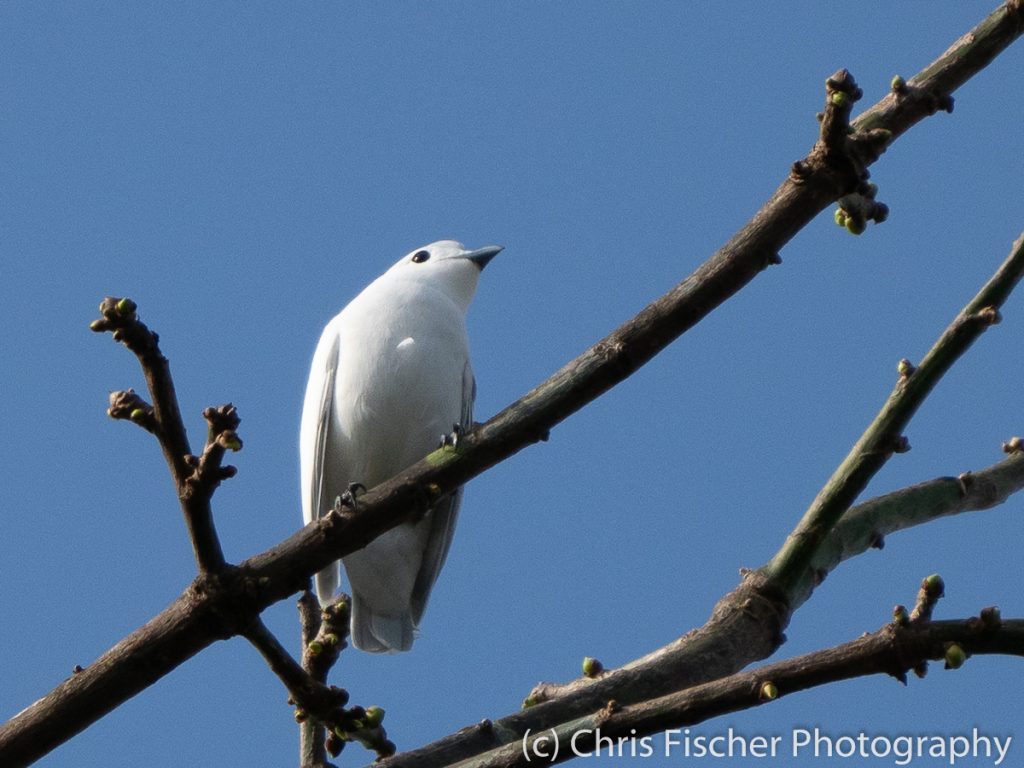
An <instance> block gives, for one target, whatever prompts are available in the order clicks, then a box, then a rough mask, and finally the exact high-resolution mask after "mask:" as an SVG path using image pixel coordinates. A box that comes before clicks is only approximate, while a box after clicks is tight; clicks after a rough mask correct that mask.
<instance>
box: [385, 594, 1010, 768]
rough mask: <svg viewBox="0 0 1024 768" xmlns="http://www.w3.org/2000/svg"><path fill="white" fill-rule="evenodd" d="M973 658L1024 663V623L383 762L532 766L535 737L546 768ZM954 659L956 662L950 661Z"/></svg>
mask: <svg viewBox="0 0 1024 768" xmlns="http://www.w3.org/2000/svg"><path fill="white" fill-rule="evenodd" d="M951 651H952V652H951ZM972 654H979V655H980V654H1002V655H1014V656H1024V620H1021V619H1016V620H1010V621H1003V620H1002V619H1001V618H1000V617H999V611H998V610H997V609H995V608H986V609H984V610H983V611H982V612H981V614H980V616H979V617H975V618H970V619H966V620H960V621H937V622H931V621H928V620H924V619H922V620H918V621H899V620H897V621H894V622H893V623H891V624H888V625H886V626H884V627H882V628H881V629H880V630H878V631H877V632H875V633H873V634H869V635H863V636H862V637H859V638H857V639H856V640H852V641H850V642H847V643H844V644H842V645H838V646H835V647H833V648H828V649H825V650H821V651H815V652H813V653H808V654H805V655H803V656H798V657H795V658H792V659H787V660H785V661H779V662H775V663H772V664H767V665H764V666H762V667H759V668H758V669H754V670H751V671H748V672H740V673H735V674H732V675H729V676H726V677H723V678H720V679H715V680H712V681H710V682H706V683H703V684H701V685H695V686H689V687H685V686H684V687H683V689H681V690H678V691H677V692H674V693H670V694H667V695H665V696H661V697H658V698H654V699H650V700H647V701H643V702H639V703H636V704H631V705H625V706H623V705H622V704H620V703H617V702H608V703H605V704H604V705H601V704H598V705H597V706H596V707H595V708H594V709H593V710H592V711H589V712H586V713H582V714H581V715H580V716H579V717H577V718H574V719H571V720H561V721H558V722H557V723H552V724H548V725H545V726H543V727H538V728H533V729H532V733H533V736H532V737H531V736H527V735H526V733H525V732H519V733H517V734H515V738H511V739H510V738H508V734H506V733H505V732H504V726H505V724H506V723H507V722H508V721H510V720H512V719H513V718H515V717H516V715H515V714H513V715H509V716H507V717H505V718H502V719H501V720H499V721H496V722H493V723H492V722H491V721H485V722H484V723H481V724H479V725H475V726H470V727H469V728H465V729H463V730H461V731H459V732H457V733H455V734H452V735H451V736H449V737H446V738H444V739H441V740H439V741H437V742H434V743H433V744H428V745H426V746H424V747H421V748H419V749H416V750H413V751H411V752H404V753H402V754H399V755H396V756H395V757H393V758H391V759H390V760H385V761H383V762H382V763H380V762H379V763H376V764H375V765H377V766H380V768H427V766H431V767H433V766H439V765H451V764H454V763H455V762H457V761H459V760H466V759H468V758H470V757H472V760H471V762H467V763H466V765H472V766H475V767H476V768H513V767H517V766H521V767H522V768H525V766H528V765H531V764H532V762H533V761H535V760H536V759H537V756H538V754H537V753H532V754H531V747H532V746H533V739H536V738H538V737H539V738H547V739H548V740H549V741H548V743H547V744H546V745H545V746H546V747H547V748H546V749H545V750H544V751H545V752H546V753H547V754H549V755H550V754H551V753H552V750H551V749H550V747H551V746H552V745H553V744H554V743H556V742H557V743H558V744H560V745H561V747H560V749H559V751H558V754H559V757H558V758H557V759H555V760H553V761H551V760H547V759H545V760H544V762H545V763H548V762H564V761H565V760H568V759H571V758H573V757H575V756H577V754H589V753H592V752H594V751H595V750H597V748H598V746H597V744H596V743H595V737H596V735H597V732H598V730H599V731H600V735H601V736H602V737H606V738H610V739H612V740H613V741H617V740H618V739H619V738H620V737H622V738H625V739H630V738H634V737H635V738H641V737H643V736H647V735H649V734H653V733H658V732H660V731H664V730H667V729H669V728H682V727H685V726H691V725H695V724H697V723H701V722H704V721H706V720H709V719H711V718H713V717H718V716H720V715H724V714H727V713H729V712H737V711H740V710H744V709H751V708H753V707H756V706H760V705H763V704H766V703H769V702H771V701H774V700H776V699H777V698H780V697H781V696H785V695H789V694H792V693H796V692H797V691H802V690H807V689H809V688H814V687H817V686H821V685H826V684H829V683H833V682H837V681H840V680H848V679H851V678H854V677H865V676H867V675H873V674H885V675H890V676H892V677H895V678H896V679H897V680H899V681H901V682H904V683H905V682H906V679H907V675H906V673H907V672H908V671H910V670H913V671H914V672H915V673H916V674H918V675H919V676H921V675H923V674H924V671H925V670H926V669H927V662H928V661H929V660H940V659H942V660H945V661H946V666H947V668H955V667H956V666H959V665H960V664H962V662H963V660H964V659H966V658H967V657H968V656H970V655H972ZM951 658H952V659H954V660H955V661H954V663H952V664H951V663H950V659H951ZM957 661H959V663H957ZM552 725H554V727H551V726H552ZM606 743H607V742H606ZM573 747H575V750H574V749H573ZM531 758H532V760H531ZM459 765H463V763H461V762H460V763H459Z"/></svg>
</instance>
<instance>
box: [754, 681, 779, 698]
mask: <svg viewBox="0 0 1024 768" xmlns="http://www.w3.org/2000/svg"><path fill="white" fill-rule="evenodd" d="M758 696H759V698H760V699H761V701H775V700H776V699H777V698H779V688H778V686H776V685H775V683H773V682H771V681H770V680H769V681H767V682H764V683H762V684H761V690H760V692H759V694H758Z"/></svg>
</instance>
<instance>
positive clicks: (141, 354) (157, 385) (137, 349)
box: [89, 296, 241, 573]
mask: <svg viewBox="0 0 1024 768" xmlns="http://www.w3.org/2000/svg"><path fill="white" fill-rule="evenodd" d="M136 309H137V307H136V305H135V302H134V301H132V300H131V299H128V298H114V297H109V296H108V297H107V298H105V299H104V300H103V301H102V303H101V304H100V314H101V317H100V319H98V320H94V321H93V322H92V324H91V325H90V326H89V327H90V328H92V330H94V331H96V332H97V333H101V332H104V331H110V332H111V333H112V334H113V336H114V341H120V342H121V343H122V344H124V345H125V346H126V347H128V349H130V350H131V351H132V352H134V353H135V356H136V357H137V358H138V359H139V365H141V366H142V372H143V374H144V375H145V377H146V384H147V386H148V387H149V394H150V397H151V398H152V399H153V405H152V406H150V405H149V404H148V403H146V402H145V401H144V400H142V398H140V397H138V395H136V394H135V393H134V391H132V390H130V389H129V390H128V391H127V392H124V393H120V392H118V393H114V394H113V395H111V402H110V409H109V410H108V413H109V414H110V416H111V417H112V418H129V419H131V420H132V421H134V422H136V423H137V424H139V425H140V426H142V427H143V428H144V429H146V430H147V431H149V432H152V433H153V434H154V435H156V436H157V439H158V440H159V441H160V448H161V449H162V450H163V453H164V459H166V461H167V466H168V467H169V468H170V470H171V477H172V478H173V479H174V486H175V488H176V489H177V492H178V499H179V501H180V502H181V510H182V512H183V513H184V515H185V525H186V526H187V527H188V534H189V538H190V539H191V541H192V550H193V552H194V554H195V558H196V564H197V565H198V566H199V571H200V573H217V572H219V571H221V570H223V569H224V567H225V561H224V551H223V549H222V548H221V545H220V539H219V538H218V537H217V529H216V527H215V526H214V523H213V512H212V511H211V509H210V496H211V495H212V494H213V489H214V488H216V486H217V483H219V482H220V479H223V477H224V475H223V474H222V475H220V477H219V478H218V479H217V480H216V482H212V481H213V475H212V474H211V475H209V476H208V480H209V481H211V482H212V484H209V483H208V484H207V487H206V489H205V492H204V493H195V492H194V489H195V482H194V480H193V479H192V478H193V470H194V469H195V468H196V466H195V464H196V462H195V457H194V456H192V449H191V448H190V447H189V443H188V435H187V434H186V432H185V424H184V422H183V421H182V420H181V410H180V409H179V407H178V396H177V394H176V393H175V391H174V381H173V379H172V378H171V368H170V365H169V364H168V363H167V358H166V357H164V355H163V353H162V352H161V351H160V345H159V337H158V336H157V335H156V334H155V333H154V332H152V331H151V330H149V328H148V327H146V324H145V323H143V322H142V321H141V320H140V319H139V316H138V314H136ZM226 407H230V406H226ZM233 410H234V409H232V411H233ZM235 419H236V421H235V426H237V416H236V417H235ZM231 432H232V433H233V432H234V427H231ZM235 443H236V444H237V447H234V446H233V447H232V449H233V450H238V449H239V448H241V442H240V441H238V440H237V435H236V436H235ZM216 463H219V456H218V457H217V459H216Z"/></svg>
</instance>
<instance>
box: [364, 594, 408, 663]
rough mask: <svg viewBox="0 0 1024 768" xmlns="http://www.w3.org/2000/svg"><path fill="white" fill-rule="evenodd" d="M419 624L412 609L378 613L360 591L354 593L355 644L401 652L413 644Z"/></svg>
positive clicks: (367, 647) (384, 650)
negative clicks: (415, 620)
mask: <svg viewBox="0 0 1024 768" xmlns="http://www.w3.org/2000/svg"><path fill="white" fill-rule="evenodd" d="M415 639H416V625H415V624H413V623H412V614H411V613H410V612H409V611H404V612H402V613H397V614H391V613H375V612H374V610H373V607H372V606H370V605H369V604H368V603H367V602H365V601H364V600H363V599H362V598H360V597H359V595H356V594H353V596H352V644H353V645H354V646H355V647H356V648H358V649H359V650H361V651H369V652H370V653H398V652H399V651H408V650H409V649H410V648H412V642H413V640H415Z"/></svg>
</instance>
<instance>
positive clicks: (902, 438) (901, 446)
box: [892, 435, 910, 453]
mask: <svg viewBox="0 0 1024 768" xmlns="http://www.w3.org/2000/svg"><path fill="white" fill-rule="evenodd" d="M909 450H910V441H909V440H907V436H906V435H899V436H898V437H896V438H894V439H893V441H892V452H893V453H906V452H907V451H909Z"/></svg>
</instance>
